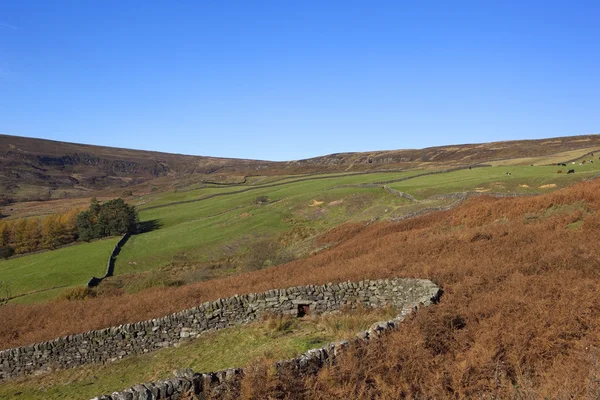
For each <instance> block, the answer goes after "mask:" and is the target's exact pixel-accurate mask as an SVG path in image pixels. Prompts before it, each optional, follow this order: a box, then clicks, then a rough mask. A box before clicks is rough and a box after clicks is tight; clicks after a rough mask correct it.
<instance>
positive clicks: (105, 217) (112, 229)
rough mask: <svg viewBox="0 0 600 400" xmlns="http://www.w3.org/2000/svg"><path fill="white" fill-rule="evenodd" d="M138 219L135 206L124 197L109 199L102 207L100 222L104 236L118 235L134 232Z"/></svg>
mask: <svg viewBox="0 0 600 400" xmlns="http://www.w3.org/2000/svg"><path fill="white" fill-rule="evenodd" d="M137 221H138V219H137V213H136V212H135V208H134V207H133V206H130V205H128V204H127V203H125V202H124V201H123V199H120V198H119V199H115V200H110V201H107V202H106V203H104V204H102V206H101V207H100V213H99V215H98V223H99V225H100V227H101V228H100V231H101V232H102V236H116V235H123V234H125V233H127V232H134V231H135V227H136V225H137Z"/></svg>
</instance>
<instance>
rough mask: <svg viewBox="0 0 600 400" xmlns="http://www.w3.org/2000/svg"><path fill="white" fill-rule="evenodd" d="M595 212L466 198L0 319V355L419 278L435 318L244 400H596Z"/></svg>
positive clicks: (577, 201) (585, 201) (588, 192)
mask: <svg viewBox="0 0 600 400" xmlns="http://www.w3.org/2000/svg"><path fill="white" fill-rule="evenodd" d="M573 205H576V206H573ZM599 210H600V182H599V181H592V182H585V183H581V184H578V185H575V186H573V187H571V188H567V189H563V190H560V191H558V192H554V193H551V194H546V195H541V196H538V197H531V198H530V197H527V198H512V199H493V198H484V197H482V198H475V199H473V200H471V201H469V202H466V203H464V204H463V205H461V206H460V207H458V208H456V209H454V210H451V211H447V212H440V213H435V214H430V215H425V216H422V217H419V218H415V219H411V220H406V221H402V222H400V223H395V224H392V223H382V224H373V225H370V226H368V227H362V226H357V225H348V226H347V227H346V228H343V227H340V228H337V229H335V230H334V231H332V232H331V233H330V234H329V235H326V236H324V237H322V238H320V240H319V242H320V243H321V244H325V243H328V242H329V243H338V242H339V244H337V245H336V246H334V247H332V248H330V249H329V250H327V251H324V252H322V253H319V254H317V255H315V256H313V257H310V258H307V259H303V260H299V261H295V262H292V263H289V264H287V265H285V266H283V267H282V266H280V267H276V268H269V269H265V270H260V271H256V272H251V273H247V274H244V275H240V276H234V277H228V278H225V279H218V280H213V281H210V282H203V283H198V284H194V285H188V286H184V287H179V288H162V289H158V290H151V291H146V292H141V293H139V294H136V295H125V296H121V297H118V298H96V299H88V300H84V301H80V302H60V303H55V304H51V305H34V306H5V307H3V308H1V309H0V318H2V321H3V324H2V326H0V341H1V343H2V347H11V346H15V345H20V344H24V343H30V342H33V341H40V340H45V339H51V338H53V337H55V336H58V335H64V334H68V333H74V332H80V331H85V330H89V329H96V328H101V327H105V326H109V325H113V324H119V323H124V322H133V321H136V320H142V319H147V318H151V317H155V316H159V315H163V314H166V313H169V312H173V311H177V310H180V309H183V308H185V307H189V306H192V305H195V304H198V303H200V302H202V301H206V300H211V299H215V298H217V297H226V296H231V295H233V294H235V293H246V292H256V291H263V290H267V289H270V288H276V287H287V286H294V285H302V284H322V283H326V282H329V281H342V280H354V281H357V280H361V279H367V278H370V279H372V278H384V277H421V278H429V279H431V280H433V281H434V282H436V283H437V284H439V285H441V286H442V287H443V289H444V292H445V293H444V296H443V297H442V300H441V303H440V304H439V305H437V306H435V307H431V308H429V309H426V310H423V311H421V312H419V313H418V314H417V315H416V316H415V317H414V318H412V319H411V320H410V321H407V322H406V323H405V324H404V326H403V328H402V329H401V330H400V331H397V332H395V333H392V334H390V335H388V336H387V337H385V338H384V339H383V340H382V341H380V342H379V343H377V344H374V345H370V346H367V347H364V348H355V349H352V351H351V352H349V353H348V355H347V356H345V357H344V358H343V359H342V361H341V362H340V363H339V365H337V366H336V367H330V368H326V369H325V370H323V371H322V372H321V373H320V374H318V375H317V376H315V377H310V378H308V379H306V380H298V379H297V378H296V379H294V381H293V382H291V381H290V380H289V379H292V378H289V379H288V380H286V378H281V379H279V378H273V377H271V378H269V380H268V387H264V386H261V385H263V384H262V383H261V381H260V379H256V380H254V381H253V380H252V379H253V378H252V374H250V376H249V378H247V379H249V380H250V381H249V382H247V383H245V384H244V385H243V386H242V387H243V388H244V390H243V392H244V395H245V396H246V397H247V398H252V397H254V395H253V394H252V393H253V392H252V390H250V389H248V388H250V387H251V388H254V389H255V390H256V393H261V396H263V398H265V397H268V396H274V397H285V395H286V393H287V394H288V395H289V394H290V392H289V391H287V389H286V390H284V389H285V388H294V389H293V390H294V392H293V393H294V396H293V397H294V398H334V397H340V398H365V399H371V398H390V399H391V398H420V399H428V398H519V399H530V398H531V399H534V398H535V399H537V398H544V397H546V398H597V397H598V394H599V390H600V385H599V381H598V379H599V378H600V367H599V360H600V350H599V343H600V294H599V293H600V254H599V253H600V247H599V246H598V236H599V235H600V213H599V212H598V211H599ZM573 224H577V225H576V228H572V227H573ZM273 379H275V380H276V381H273ZM282 388H284V389H282ZM290 390H291V389H290Z"/></svg>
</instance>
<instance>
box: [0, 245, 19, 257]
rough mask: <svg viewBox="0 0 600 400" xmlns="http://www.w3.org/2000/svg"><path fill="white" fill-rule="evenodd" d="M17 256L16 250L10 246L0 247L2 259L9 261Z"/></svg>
mask: <svg viewBox="0 0 600 400" xmlns="http://www.w3.org/2000/svg"><path fill="white" fill-rule="evenodd" d="M14 254H15V249H13V248H12V247H10V246H4V247H0V258H4V259H7V258H9V257H12V256H13V255H14Z"/></svg>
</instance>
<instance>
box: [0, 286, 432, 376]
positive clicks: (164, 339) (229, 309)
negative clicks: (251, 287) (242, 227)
mask: <svg viewBox="0 0 600 400" xmlns="http://www.w3.org/2000/svg"><path fill="white" fill-rule="evenodd" d="M437 291H438V288H437V287H436V286H435V285H434V284H433V283H432V282H430V281H427V280H422V279H394V280H378V281H361V282H356V283H353V282H342V283H330V284H327V285H322V286H314V285H310V286H297V287H291V288H287V289H274V290H269V291H267V292H263V293H254V294H245V295H240V296H238V295H236V296H233V297H229V298H224V299H218V300H216V301H213V302H206V303H204V304H202V305H200V306H198V307H194V308H191V309H188V310H184V311H181V312H178V313H175V314H170V315H167V316H165V317H162V318H156V319H152V320H148V321H143V322H138V323H132V324H124V325H119V326H115V327H111V328H106V329H101V330H95V331H89V332H85V333H81V334H76V335H69V336H65V337H61V338H58V339H55V340H51V341H48V342H42V343H36V344H32V345H28V346H23V347H18V348H13V349H8V350H3V351H0V381H2V380H6V379H8V378H12V377H16V376H20V375H25V374H32V373H38V372H42V371H46V370H54V369H64V368H71V367H76V366H79V365H84V364H89V363H107V362H111V361H116V360H118V359H121V358H123V357H127V356H129V355H134V354H142V353H147V352H151V351H154V350H158V349H161V348H164V347H170V346H173V345H175V344H177V343H179V342H181V341H185V340H189V339H190V338H195V337H197V336H198V335H200V334H202V333H203V332H205V331H210V330H217V329H222V328H227V327H230V326H235V325H239V324H243V323H247V322H251V321H255V320H257V319H258V318H259V317H260V315H261V314H263V313H266V312H269V313H280V314H297V313H298V310H299V308H300V307H299V306H308V307H309V312H310V313H323V312H328V311H335V310H339V309H341V308H342V307H348V306H349V307H356V306H358V305H363V306H366V307H379V306H385V305H393V306H396V307H398V308H402V307H403V306H404V305H405V304H411V303H414V302H416V301H420V300H423V299H430V298H431V297H432V296H434V295H435V293H437Z"/></svg>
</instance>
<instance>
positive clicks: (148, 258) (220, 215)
mask: <svg viewBox="0 0 600 400" xmlns="http://www.w3.org/2000/svg"><path fill="white" fill-rule="evenodd" d="M578 154H579V153H578ZM571 168H573V169H575V170H576V173H575V174H569V175H567V174H566V172H567V170H568V169H571ZM559 169H561V170H563V173H562V174H557V171H558V170H559ZM423 172H425V171H423V170H415V171H405V172H394V173H381V172H380V173H372V174H360V175H356V174H346V175H343V176H340V174H335V175H317V176H311V177H308V178H307V177H276V178H274V177H268V178H265V180H264V181H263V180H261V179H260V178H259V177H253V178H252V179H251V180H250V181H249V182H247V183H246V184H245V185H239V186H225V187H216V186H209V187H202V188H198V189H194V190H187V191H184V190H178V191H170V192H163V193H158V192H157V193H151V194H148V195H145V196H141V197H139V198H137V199H134V201H133V203H134V204H138V205H139V206H138V208H139V209H140V219H141V220H142V221H156V222H157V223H158V225H159V228H158V229H156V230H153V231H151V232H146V233H143V234H139V235H134V236H132V237H131V239H130V240H129V241H128V242H127V244H126V245H125V247H124V249H123V251H122V252H121V254H120V255H119V257H118V259H117V262H116V269H115V274H116V275H117V276H127V277H131V276H134V275H136V274H140V273H147V272H148V271H157V270H161V271H163V273H164V274H166V275H168V274H170V273H171V271H172V270H175V269H176V268H179V267H180V266H181V265H185V268H187V269H190V270H192V271H195V270H198V269H199V268H204V267H202V265H203V263H214V262H216V261H219V260H224V259H228V260H229V261H228V263H229V264H228V265H226V266H224V267H223V266H221V267H219V268H221V269H219V270H218V271H213V272H211V273H209V274H205V273H203V272H202V271H200V272H198V273H197V274H194V272H190V273H189V274H188V275H186V277H185V279H183V282H184V283H185V282H188V281H195V280H198V279H210V278H212V277H216V276H224V275H228V274H234V273H239V272H241V271H240V270H239V265H240V263H241V261H240V257H244V256H245V255H247V254H249V252H250V251H251V248H252V246H253V244H254V243H257V242H260V241H262V240H266V239H270V240H272V241H275V242H285V243H284V244H283V245H282V246H283V247H286V249H287V251H288V252H289V253H291V256H290V257H292V258H294V257H302V256H304V255H307V254H308V253H310V252H311V251H314V250H315V246H314V245H313V244H312V243H311V240H312V238H314V237H316V235H318V234H319V233H320V232H324V231H326V230H328V229H330V228H331V227H333V226H336V225H338V224H340V223H342V222H347V221H368V220H372V219H375V218H377V219H386V218H393V217H399V216H402V215H404V214H407V213H411V212H414V211H418V210H420V209H423V208H428V207H439V206H445V205H447V204H450V203H451V201H448V200H431V199H428V198H429V197H431V196H434V195H440V194H447V193H454V192H462V191H478V192H482V193H485V192H492V193H493V192H513V193H523V194H536V193H544V192H547V191H551V190H554V189H557V188H561V187H564V186H567V185H570V184H572V183H575V182H577V181H580V180H582V179H585V178H589V177H592V176H595V175H597V174H598V173H600V162H596V163H593V164H592V163H587V164H585V165H579V164H578V163H577V164H576V165H572V164H569V165H568V166H567V167H557V166H495V167H486V168H473V169H472V170H466V169H465V170H459V171H454V172H447V173H441V174H434V175H428V176H417V175H419V174H423ZM507 172H510V173H511V175H507V174H506V173H507ZM407 177H409V178H410V179H408V180H403V181H400V182H392V183H388V184H387V185H388V186H390V187H391V188H393V189H396V190H399V191H402V192H406V193H409V194H411V195H413V196H414V197H416V198H417V199H419V200H420V201H419V202H418V203H413V202H409V201H408V200H406V199H403V198H400V197H397V196H395V195H392V194H389V193H387V192H385V191H384V190H382V189H381V188H380V187H374V188H360V187H352V186H351V187H348V186H347V185H357V184H365V183H373V182H382V181H383V182H385V181H393V180H396V179H403V178H407ZM277 179H281V180H277ZM274 180H276V181H274ZM265 182H267V186H265ZM271 185H274V186H271ZM244 189H251V190H249V191H245V192H241V193H240V190H244ZM216 194H218V195H219V196H217V197H210V196H214V195H216ZM260 197H264V198H266V199H267V200H268V201H267V202H263V203H257V199H258V198H260ZM182 202H183V203H182ZM154 206H159V207H157V208H149V207H154ZM286 233H289V235H288V236H289V237H292V236H293V235H296V234H298V235H296V236H299V237H294V238H293V240H292V239H289V237H284V236H285V235H286ZM288 239H289V240H288ZM113 245H114V241H113V240H106V241H101V242H97V243H91V244H81V245H76V246H73V247H69V248H66V249H61V250H57V251H52V252H47V253H42V254H36V255H31V256H25V257H21V258H16V259H13V260H8V261H0V280H4V281H8V282H10V285H11V288H12V292H13V295H24V294H27V293H31V292H35V291H40V292H38V293H31V294H29V295H26V296H22V297H18V298H17V299H15V300H14V302H39V301H45V300H47V299H50V298H53V297H56V296H57V295H58V294H59V293H60V290H58V289H54V290H51V289H52V288H58V287H60V288H63V287H72V286H76V285H83V284H85V283H86V282H87V280H88V279H89V278H90V277H91V276H92V275H96V276H100V275H102V273H103V271H104V268H105V265H106V261H107V257H108V254H109V253H110V249H111V248H112V246H113ZM288 258H289V257H288ZM236 265H237V267H236ZM211 268H212V267H211ZM236 268H238V269H236ZM186 273H187V272H186ZM144 276H145V278H144V279H145V280H144V281H143V282H141V283H140V282H139V279H138V282H137V283H135V284H132V285H133V286H132V287H131V288H127V287H126V288H125V290H141V289H143V288H145V287H150V286H155V285H159V286H160V285H167V284H171V283H172V281H173V279H168V278H165V279H163V278H157V276H146V275H144ZM127 279H130V278H127Z"/></svg>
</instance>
